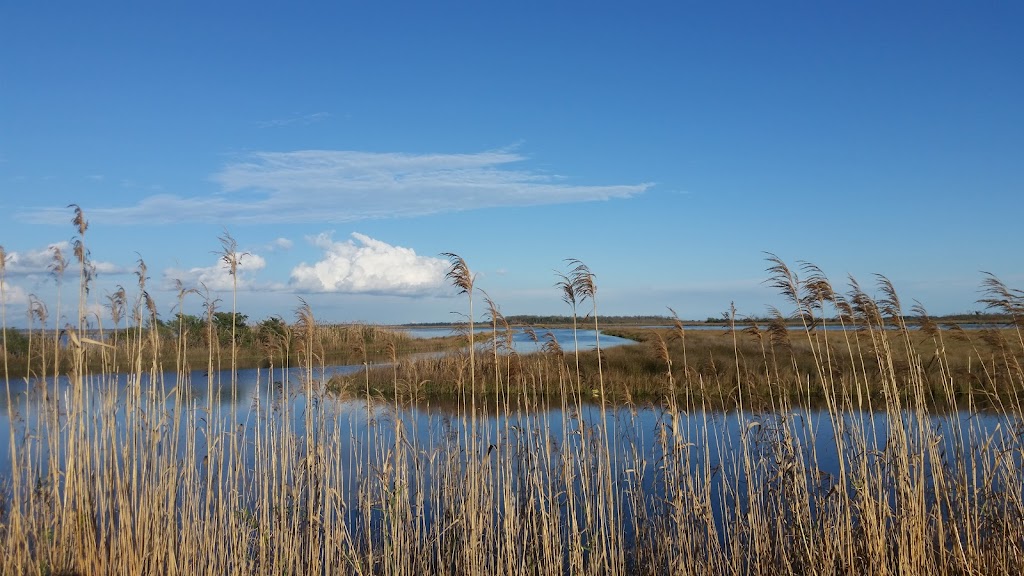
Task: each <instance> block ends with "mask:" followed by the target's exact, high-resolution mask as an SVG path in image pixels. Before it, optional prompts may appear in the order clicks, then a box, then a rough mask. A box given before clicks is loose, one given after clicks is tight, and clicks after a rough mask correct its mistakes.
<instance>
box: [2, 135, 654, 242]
mask: <svg viewBox="0 0 1024 576" xmlns="http://www.w3.org/2000/svg"><path fill="white" fill-rule="evenodd" d="M525 159H526V158H525V157H524V156H522V155H520V154H517V153H514V152H510V151H491V152H480V153H475V154H405V153H376V152H356V151H344V150H299V151H295V152H256V153H253V154H249V155H247V156H244V157H242V158H240V159H238V160H236V161H234V162H231V163H229V164H228V165H226V166H225V167H224V168H223V169H222V170H221V171H220V172H218V173H216V174H214V175H213V177H212V178H213V180H214V181H215V182H217V183H219V184H220V186H221V189H222V193H221V194H217V195H213V196H193V197H182V196H175V195H170V194H157V195H153V196H149V197H146V198H143V199H142V200H141V201H139V202H138V203H137V204H135V205H134V206H120V207H89V208H88V209H87V211H88V214H89V218H90V219H91V220H92V221H94V222H102V223H112V224H124V223H135V224H142V223H172V222H195V221H204V222H216V223H224V222H237V223H268V222H270V223H307V224H308V223H311V222H334V223H337V222H352V221H357V220H364V219H370V218H393V217H415V216H423V215H427V214H436V213H441V212H455V211H464V210H473V209H478V208H494V207H510V206H537V205H545V204H566V203H574V202H591V201H599V200H609V199H613V198H629V197H631V196H635V195H637V194H640V193H642V192H644V191H645V190H647V189H648V188H650V187H651V184H648V183H644V184H630V185H609V186H579V185H573V184H569V183H567V182H566V181H565V179H564V178H562V177H558V176H553V175H550V174H545V173H541V172H537V171H531V170H528V169H515V168H512V167H511V165H513V164H515V163H517V162H522V161H523V160H525ZM19 216H21V217H22V218H25V219H27V220H29V221H32V222H58V221H64V220H66V218H67V210H66V209H65V208H42V209H34V210H25V211H23V212H22V213H21V214H19Z"/></svg>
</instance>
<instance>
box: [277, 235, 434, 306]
mask: <svg viewBox="0 0 1024 576" xmlns="http://www.w3.org/2000/svg"><path fill="white" fill-rule="evenodd" d="M309 240H310V242H311V243H312V244H313V245H314V246H316V247H318V248H320V249H321V250H323V255H322V258H321V259H320V260H319V261H318V262H316V263H314V264H306V263H305V262H303V263H302V264H299V265H298V266H296V267H295V268H294V269H293V270H292V274H291V287H292V288H293V289H295V290H296V291H300V292H333V293H347V294H388V295H398V296H421V295H429V294H440V293H441V292H442V288H443V286H444V284H445V282H444V281H445V273H446V272H447V267H448V261H447V260H442V259H440V258H434V257H429V256H420V255H418V254H416V251H415V250H413V249H411V248H403V247H401V246H392V245H391V244H388V243H386V242H382V241H380V240H374V239H373V238H370V237H369V236H366V235H364V234H359V233H357V232H354V233H352V238H351V239H350V240H347V241H344V242H336V241H334V239H333V238H332V237H331V235H330V234H327V233H323V234H319V235H317V236H316V237H314V238H310V239H309Z"/></svg>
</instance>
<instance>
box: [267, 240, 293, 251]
mask: <svg viewBox="0 0 1024 576" xmlns="http://www.w3.org/2000/svg"><path fill="white" fill-rule="evenodd" d="M294 245H295V243H294V242H292V241H291V240H289V239H288V238H277V239H275V240H274V241H273V242H271V243H270V245H269V246H267V249H268V250H271V251H277V250H284V251H288V250H291V249H292V246H294Z"/></svg>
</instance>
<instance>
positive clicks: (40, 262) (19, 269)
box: [5, 240, 127, 276]
mask: <svg viewBox="0 0 1024 576" xmlns="http://www.w3.org/2000/svg"><path fill="white" fill-rule="evenodd" d="M55 249H57V250H60V253H61V257H62V258H63V259H64V260H66V261H67V262H68V268H67V270H65V274H76V273H77V270H78V263H77V262H75V259H74V258H75V256H74V251H73V249H72V247H71V243H70V242H68V241H66V240H65V241H62V242H54V243H52V244H50V245H48V246H47V247H46V248H38V249H34V250H25V251H19V252H11V253H9V254H7V269H6V271H5V273H6V274H7V275H9V276H35V275H41V274H48V273H50V270H51V269H52V266H53V264H54V263H55V262H56V260H55V259H54V255H55V252H54V250H55ZM90 262H91V263H92V265H93V269H94V271H95V272H97V273H99V274H125V273H127V270H126V269H125V268H123V267H121V266H118V265H116V264H113V263H111V262H103V261H97V260H90Z"/></svg>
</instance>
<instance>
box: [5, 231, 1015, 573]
mask: <svg viewBox="0 0 1024 576" xmlns="http://www.w3.org/2000/svg"><path fill="white" fill-rule="evenodd" d="M80 217H81V216H80V214H79V213H78V212H76V219H78V218H80ZM82 222H84V219H82ZM84 233H85V229H84V225H83V226H82V227H81V229H80V230H79V234H80V235H84ZM0 253H2V252H0ZM452 262H453V265H455V264H459V263H460V262H461V259H458V260H456V257H454V256H453V257H452ZM578 265H579V263H578V262H573V263H572V266H573V268H572V269H571V270H570V274H567V275H566V276H565V280H567V281H568V282H567V285H568V286H569V287H570V289H571V294H572V298H570V300H572V302H575V305H579V304H582V303H584V302H586V303H589V304H591V305H593V304H594V298H595V296H596V286H593V285H592V283H593V281H594V276H593V275H592V274H590V273H589V271H588V270H586V269H585V268H583V269H579V268H577V266H578ZM460 266H464V262H462V263H461V264H460ZM776 266H777V267H781V268H776V269H775V270H774V272H773V273H774V274H775V275H776V277H777V279H778V281H779V286H780V289H782V290H783V291H784V292H786V291H791V292H792V296H793V300H794V302H795V303H796V304H797V305H798V313H799V314H800V315H801V317H803V318H804V319H805V320H806V321H807V322H809V323H813V322H814V318H816V317H820V316H821V314H820V310H819V308H820V305H819V304H816V303H815V302H822V301H827V302H829V303H831V304H836V305H838V306H839V307H840V308H841V307H843V306H847V305H849V308H850V319H851V320H853V321H855V322H859V323H860V324H859V325H860V328H861V330H860V332H848V333H840V334H835V335H834V334H832V333H828V334H825V333H824V332H821V331H820V330H806V331H800V332H797V333H795V334H793V335H792V336H791V337H790V340H791V341H790V342H788V344H787V343H785V342H784V341H783V340H780V338H782V335H781V334H775V335H774V337H775V340H774V341H773V340H772V335H771V333H770V332H769V329H768V328H766V329H764V330H765V333H762V334H760V335H758V334H739V333H735V334H729V335H728V336H722V335H717V334H708V335H701V334H696V333H695V331H690V332H685V333H684V332H682V331H678V330H677V332H675V333H650V334H648V335H647V337H648V344H647V345H644V346H639V347H635V348H621V349H614V350H607V351H605V352H604V357H605V362H606V364H604V365H603V366H601V367H599V366H598V365H597V363H596V362H595V361H594V360H593V358H594V356H593V355H591V360H590V365H588V360H587V357H586V355H578V354H576V353H574V352H572V351H570V352H568V353H566V352H565V351H561V350H557V349H556V346H554V345H552V346H548V347H547V352H546V353H542V354H537V355H531V356H523V357H520V356H516V355H514V354H505V353H502V351H501V346H500V344H501V341H500V340H495V341H493V342H491V343H490V344H489V346H490V353H483V352H481V353H480V356H481V358H480V361H479V362H476V353H475V352H474V353H473V355H470V354H468V353H467V354H462V355H454V356H449V357H443V358H436V359H432V360H427V361H423V362H418V363H409V362H405V361H398V362H396V364H395V365H394V366H391V367H389V369H388V370H386V372H387V373H388V374H389V379H390V388H391V390H392V394H390V396H388V397H386V398H385V397H383V396H382V394H381V393H380V392H378V391H377V390H375V388H374V382H375V381H371V380H369V379H367V376H368V375H369V373H367V374H363V375H360V376H359V377H360V378H362V379H363V380H362V382H361V384H362V386H361V387H356V386H355V384H352V383H351V382H349V381H346V382H349V384H351V387H352V388H353V390H349V391H350V392H353V393H355V392H356V391H357V390H358V391H360V394H361V395H362V396H364V397H366V398H365V399H366V401H365V402H364V403H362V404H359V408H358V409H357V410H355V412H351V411H344V410H341V411H339V407H338V402H337V401H336V399H335V398H334V397H332V395H330V394H329V393H328V392H327V390H326V384H325V383H324V382H323V381H321V380H319V379H318V378H317V369H318V367H321V366H322V364H323V355H322V350H323V348H324V347H325V342H324V339H325V338H329V337H331V336H330V334H331V333H330V332H329V331H325V330H322V329H319V328H318V324H317V322H316V319H315V317H314V316H313V312H312V310H311V309H310V308H309V307H308V306H306V305H305V304H302V305H300V306H299V308H298V310H297V311H296V320H295V322H294V323H293V324H291V325H290V326H291V328H292V329H293V330H294V333H295V339H294V349H295V350H294V351H295V354H296V358H297V360H296V361H295V364H296V366H297V367H298V368H300V369H301V371H302V376H301V377H298V378H286V377H285V378H282V377H281V375H282V374H283V373H281V372H276V373H267V374H265V375H264V377H263V378H262V379H261V380H260V383H259V384H258V388H257V390H258V392H257V396H256V397H255V398H254V399H253V400H252V408H251V409H250V410H246V411H245V412H248V413H249V414H248V416H244V415H241V414H240V415H239V418H240V419H235V418H234V417H233V413H234V412H235V410H236V408H237V407H238V405H237V404H235V403H232V404H231V405H230V406H224V404H223V403H224V402H226V401H227V398H229V396H227V395H225V396H224V397H223V398H224V399H223V400H222V395H221V393H220V391H218V390H216V389H215V387H213V386H211V387H209V390H208V392H207V396H206V398H205V399H204V398H201V397H195V396H192V395H191V394H193V392H191V391H190V387H189V385H188V382H187V380H186V381H179V382H178V384H177V385H176V386H171V385H170V379H169V378H168V377H167V376H166V374H167V372H164V370H163V369H164V368H168V369H170V370H174V369H175V367H179V366H181V362H175V363H173V364H172V365H165V364H164V362H165V359H166V356H164V355H163V348H161V346H163V344H162V343H161V342H160V337H159V334H158V333H157V331H156V330H155V329H150V330H149V331H147V330H146V329H143V328H134V329H131V332H130V333H129V331H126V333H125V334H123V337H124V342H121V340H120V339H121V336H119V337H118V344H117V345H114V344H110V347H109V348H108V347H107V346H106V345H104V343H103V342H100V341H99V340H91V339H90V338H89V336H88V334H87V333H86V332H84V331H83V328H82V327H77V328H71V329H70V330H72V331H74V333H75V337H74V338H72V341H73V342H76V343H74V344H72V345H71V350H70V354H71V360H70V368H69V367H66V366H64V365H63V364H62V363H60V362H58V363H56V364H55V363H54V358H55V357H54V355H53V354H52V350H54V349H55V348H59V347H58V346H56V345H55V344H54V343H53V342H52V339H53V338H54V336H53V334H39V333H37V334H34V335H33V338H34V340H33V349H34V350H36V349H38V350H45V351H46V353H42V352H40V353H38V354H35V353H34V354H33V355H32V359H33V369H32V371H33V374H34V375H36V376H37V377H51V378H52V377H53V376H61V377H62V378H66V380H67V382H68V385H67V386H66V387H60V386H55V385H54V384H53V382H52V381H45V380H40V381H35V380H34V381H33V385H32V386H30V387H28V389H26V391H24V392H20V393H18V395H17V397H13V398H11V399H10V400H9V401H8V403H7V407H8V417H9V419H10V421H11V422H13V423H14V426H12V427H11V430H10V441H9V446H8V452H9V458H10V460H11V469H10V472H9V475H8V477H7V478H6V479H5V483H4V485H3V492H2V494H3V499H2V502H3V506H2V507H0V545H2V546H3V549H4V550H5V554H4V555H3V557H2V559H0V563H2V564H0V567H2V570H0V572H3V573H4V574H71V573H75V574H109V573H131V574H198V573H202V574H285V573H287V574H387V575H390V574H402V575H413V574H415V575H426V574H537V575H546V574H557V575H561V574H809V573H814V574H935V575H946V574H1017V573H1020V572H1021V571H1022V570H1024V501H1022V497H1024V477H1022V475H1021V462H1022V461H1024V443H1022V438H1024V426H1022V424H1021V414H1022V413H1021V405H1020V402H1019V396H1018V394H1017V393H1016V392H1015V391H1016V390H1019V389H1020V388H1021V387H1022V386H1024V375H1022V373H1021V369H1020V358H1021V351H1022V348H1024V341H1022V339H1021V335H1020V332H1019V331H1017V329H1013V330H1009V331H1003V332H999V333H992V334H986V335H978V336H976V337H973V338H972V339H970V340H969V341H966V342H965V343H962V344H959V343H955V342H953V341H952V339H951V336H952V334H950V333H945V332H942V333H936V334H934V335H933V334H927V333H921V334H911V333H910V332H907V331H902V330H893V329H883V327H882V324H881V323H878V322H876V321H875V320H876V319H877V318H879V317H886V316H887V315H889V314H888V313H890V312H896V311H897V310H898V300H897V299H896V298H895V291H891V293H890V292H886V296H885V298H883V299H882V300H880V301H877V302H876V301H873V300H870V299H866V298H864V297H861V296H860V295H858V294H854V297H853V298H850V299H849V300H839V299H837V298H836V297H835V296H834V294H832V293H831V290H830V288H827V287H826V286H824V285H822V284H821V281H822V280H823V278H820V277H817V276H816V275H815V274H813V271H812V274H810V278H811V280H812V281H811V282H808V283H805V282H804V281H801V280H799V279H797V278H796V276H795V275H792V274H790V273H788V269H786V268H785V265H784V264H783V263H781V262H778V261H773V267H776ZM460 269H461V268H460ZM465 271H466V272H467V274H468V267H465ZM577 274H583V277H584V278H586V280H585V282H590V283H591V285H590V286H584V285H582V284H579V283H577V282H576V280H575V278H579V277H578V276H576V275H577ZM141 276H142V275H140V280H141ZM466 277H468V278H470V279H471V278H472V276H471V275H467V276H466ZM0 278H2V268H0ZM82 281H83V282H84V281H88V279H87V278H86V276H85V275H83V276H82ZM564 288H565V286H563V289H564ZM139 289H140V293H139V295H138V296H137V297H136V301H135V304H134V307H135V308H134V309H135V311H136V312H129V313H136V314H145V313H147V310H150V309H151V301H150V300H149V299H148V296H147V295H146V294H145V287H144V285H143V283H142V282H141V281H140V287H139ZM472 291H473V287H472V286H471V285H469V286H468V287H467V289H466V292H467V294H470V295H471V294H472ZM80 294H81V292H80ZM565 294H566V295H567V296H568V295H569V292H565ZM1005 294H1006V295H1009V296H1011V298H1008V299H1004V300H1006V301H1007V305H1017V304H1018V303H1019V302H1018V301H1017V300H1014V297H1016V296H1017V293H1016V292H1014V291H1012V290H1009V289H1007V291H1006V292H1005ZM994 299H998V298H994ZM125 301H126V302H127V299H126V298H125ZM572 302H570V303H572ZM847 302H850V304H847ZM80 304H81V303H80ZM831 304H830V305H831ZM997 305H999V304H997ZM56 306H57V307H59V306H60V304H59V303H57V304H56ZM131 306H132V304H131V303H127V304H126V308H127V307H131ZM488 307H489V310H488V311H489V315H490V320H491V325H492V329H493V330H494V332H495V334H496V335H499V336H500V332H501V330H502V329H503V328H504V325H503V322H502V318H501V316H500V311H499V310H498V309H497V306H496V305H494V303H493V302H488ZM595 308H596V307H595ZM875 311H879V313H878V315H877V316H876V315H875V314H876V312H875ZM590 313H591V315H592V317H595V318H596V313H595V310H594V309H591V311H590ZM889 316H891V317H892V318H894V319H895V320H896V322H897V326H898V318H899V315H898V314H891V315H889ZM469 317H470V318H472V313H470V314H469ZM117 324H118V321H117V320H115V321H114V325H115V326H116V325H117ZM139 325H140V326H141V323H140V324H139ZM598 327H599V326H598ZM4 329H5V331H6V327H5V328H4ZM673 334H674V335H673ZM925 336H928V337H929V338H934V339H933V340H928V341H927V342H925V341H923V340H924V337H925ZM335 337H339V338H340V337H341V336H338V335H335ZM702 339H706V340H707V341H706V342H705V343H704V344H702V343H701V342H702ZM365 341H366V336H365V334H364V338H363V342H365ZM684 342H685V346H684ZM722 342H724V343H725V345H724V347H723V348H722V349H720V350H719V349H715V350H711V347H712V345H713V344H714V345H716V346H717V345H718V344H719V343H722ZM769 343H771V344H770V345H769ZM961 345H962V346H965V347H967V348H965V350H967V349H970V350H974V351H975V355H974V356H971V358H973V360H972V361H971V362H972V364H971V365H970V366H969V370H968V372H967V374H970V375H980V376H978V378H977V379H966V381H965V380H964V379H963V373H962V372H961V371H960V368H959V364H958V363H957V362H954V361H952V360H951V355H950V354H951V353H952V352H951V350H952V349H953V347H954V346H961ZM175 348H176V349H177V350H181V348H180V347H175ZM474 348H475V347H474ZM788 350H792V351H793V352H792V354H793V355H792V357H790V356H787V355H786V351H788ZM389 352H390V354H391V356H392V358H393V360H398V358H397V356H398V354H397V351H396V350H395V348H394V346H392V347H391V349H390V351H389ZM705 353H706V354H707V362H708V363H709V364H708V365H704V364H702V363H703V362H705V360H704V356H705ZM115 355H116V356H117V357H115ZM618 355H621V356H622V359H623V360H625V361H628V362H637V363H644V364H645V366H646V365H649V367H645V368H644V369H643V370H638V371H637V375H636V376H635V379H636V381H635V382H630V383H629V384H627V385H624V384H622V383H620V382H619V381H618V380H619V379H620V378H634V377H633V376H629V375H628V374H627V373H626V372H624V371H622V370H620V369H617V368H615V367H614V366H615V364H616V362H618V360H619V358H618ZM96 356H100V357H102V358H104V361H103V363H102V365H103V366H106V367H108V371H101V372H98V373H93V374H89V373H86V372H85V371H83V370H82V369H81V368H82V367H83V366H85V365H86V364H87V363H88V362H89V361H90V359H91V358H93V357H96ZM808 356H809V357H810V358H811V359H812V360H808V359H807V358H808ZM214 360H215V359H214V357H213V352H212V351H211V352H210V356H209V358H208V359H207V362H208V364H209V365H210V366H211V367H212V366H213V365H214ZM577 362H578V364H577ZM228 363H230V360H229V362H228ZM723 365H724V366H726V367H725V368H722V366H723ZM62 366H63V367H62ZM115 366H116V367H123V368H124V370H125V371H126V372H128V373H129V376H130V382H131V383H130V384H129V385H128V387H127V389H126V390H123V391H122V390H119V388H120V385H119V384H118V382H117V379H116V377H115V374H114V373H113V372H111V371H109V368H110V367H115ZM623 370H624V369H623ZM170 373H172V374H173V372H170ZM652 373H653V374H654V375H653V376H652V375H650V374H652ZM374 374H376V372H374ZM179 376H181V375H180V374H179ZM143 377H145V378H148V379H151V384H150V385H142V384H140V382H141V381H142V379H143ZM185 378H187V375H185ZM642 379H646V380H648V381H649V383H647V384H643V383H642V382H641V380H642ZM234 384H235V382H234V380H233V379H231V380H225V381H223V382H221V385H222V386H223V387H225V388H228V387H230V388H231V390H232V393H234V392H235V390H234ZM349 384H346V385H349ZM431 386H435V387H437V388H438V389H440V390H453V391H455V394H453V397H454V400H453V401H452V402H450V403H448V404H447V405H445V406H442V407H438V406H434V407H433V408H428V407H427V406H428V404H429V403H431V402H433V401H435V400H434V398H436V397H435V396H433V392H432V390H431ZM642 386H647V390H648V393H649V394H650V395H651V397H656V398H658V404H659V406H658V407H657V408H654V409H649V410H648V409H639V408H637V407H636V406H631V405H630V404H629V402H630V401H631V400H634V401H635V399H632V398H631V396H632V395H633V391H634V390H635V389H637V388H639V387H642ZM8 391H9V392H10V388H8ZM620 393H621V394H622V396H623V400H625V401H626V402H627V404H626V409H618V408H614V407H613V406H612V404H611V401H610V398H611V397H612V396H615V395H616V394H620ZM716 397H718V398H719V399H722V398H728V399H729V400H728V401H721V405H724V406H726V408H725V411H720V410H717V409H715V408H714V406H715V405H714V404H713V401H714V398H716ZM602 398H605V399H606V400H608V401H606V402H602V401H601V399H602ZM940 400H942V401H944V402H946V403H947V404H948V405H952V404H957V403H962V405H964V406H966V409H967V410H968V414H977V413H978V412H979V411H980V408H979V406H980V405H981V404H982V403H984V404H986V405H987V406H989V407H990V412H989V413H988V414H989V416H988V417H989V418H997V419H999V420H1000V421H1001V424H1000V425H999V426H994V425H985V424H983V423H982V419H981V418H980V417H975V418H959V417H956V414H952V413H949V412H937V411H934V410H933V407H934V405H936V404H941V402H939V401H940ZM342 408H344V407H342ZM865 410H869V411H865ZM553 415H557V416H558V417H555V416H553ZM812 415H815V416H813V417H812ZM651 418H653V419H654V421H653V423H652V422H650V419H651ZM988 421H991V420H988ZM641 430H647V431H650V433H651V434H653V436H654V437H653V438H643V437H640V436H641V434H640V431H641ZM823 430H832V431H834V432H835V433H834V434H828V435H825V437H824V438H823V437H822V435H823V434H822V431H823Z"/></svg>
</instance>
